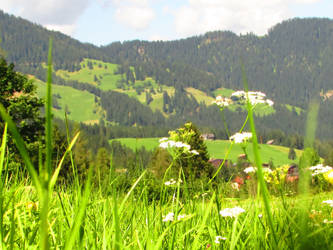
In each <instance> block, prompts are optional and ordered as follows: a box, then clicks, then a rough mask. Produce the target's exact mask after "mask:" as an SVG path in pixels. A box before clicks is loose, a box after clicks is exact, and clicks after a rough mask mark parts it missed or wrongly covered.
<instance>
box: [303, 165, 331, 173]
mask: <svg viewBox="0 0 333 250" xmlns="http://www.w3.org/2000/svg"><path fill="white" fill-rule="evenodd" d="M309 169H310V170H311V171H313V173H312V176H315V175H318V174H323V173H326V172H328V171H331V170H332V167H330V166H323V164H318V165H316V166H312V167H310V168H309Z"/></svg>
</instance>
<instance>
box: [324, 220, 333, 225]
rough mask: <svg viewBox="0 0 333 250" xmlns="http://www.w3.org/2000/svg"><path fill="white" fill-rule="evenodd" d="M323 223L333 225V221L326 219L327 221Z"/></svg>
mask: <svg viewBox="0 0 333 250" xmlns="http://www.w3.org/2000/svg"><path fill="white" fill-rule="evenodd" d="M323 223H325V224H333V220H328V219H325V220H324V221H323Z"/></svg>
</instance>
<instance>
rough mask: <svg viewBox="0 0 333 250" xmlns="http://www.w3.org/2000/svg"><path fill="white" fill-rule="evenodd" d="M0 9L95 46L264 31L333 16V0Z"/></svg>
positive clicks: (13, 3)
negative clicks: (294, 20) (290, 21)
mask: <svg viewBox="0 0 333 250" xmlns="http://www.w3.org/2000/svg"><path fill="white" fill-rule="evenodd" d="M0 9H2V10H4V11H5V12H7V13H11V14H14V15H16V16H21V17H23V18H26V19H28V20H30V21H33V22H35V23H38V24H41V25H43V26H45V27H47V28H49V29H54V30H59V31H61V32H64V33H66V34H68V35H70V36H72V37H74V38H76V39H78V40H80V41H82V42H89V43H93V44H96V45H106V44H109V43H111V42H114V41H124V40H134V39H140V40H174V39H179V38H185V37H188V36H192V35H199V34H203V33H205V32H207V31H214V30H231V31H233V32H235V33H236V34H240V33H242V34H244V33H247V32H253V33H255V34H258V35H264V34H265V33H266V32H267V30H268V29H269V28H271V27H272V26H274V25H275V24H277V23H279V22H281V21H283V20H286V19H289V18H293V17H328V18H333V0H1V1H0Z"/></svg>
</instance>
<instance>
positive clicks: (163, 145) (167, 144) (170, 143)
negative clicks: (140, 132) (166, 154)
mask: <svg viewBox="0 0 333 250" xmlns="http://www.w3.org/2000/svg"><path fill="white" fill-rule="evenodd" d="M162 139H163V140H162ZM162 139H161V140H162V142H161V143H160V148H172V147H176V148H184V149H185V150H187V151H190V150H191V146H190V145H188V144H186V143H184V142H181V141H177V142H176V141H173V140H165V139H164V138H162Z"/></svg>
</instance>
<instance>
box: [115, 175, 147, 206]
mask: <svg viewBox="0 0 333 250" xmlns="http://www.w3.org/2000/svg"><path fill="white" fill-rule="evenodd" d="M146 172H147V171H144V172H143V173H142V174H141V175H140V177H139V178H138V179H137V180H136V181H135V183H134V184H133V185H132V187H131V189H130V190H129V191H128V192H127V194H126V196H125V198H124V199H123V201H122V203H121V205H120V207H119V212H120V213H122V211H123V208H124V205H125V203H126V201H127V199H128V198H129V196H130V195H131V193H132V192H133V190H134V188H135V187H136V186H137V185H138V183H139V182H140V180H141V179H142V177H143V176H144V175H145V174H146Z"/></svg>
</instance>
